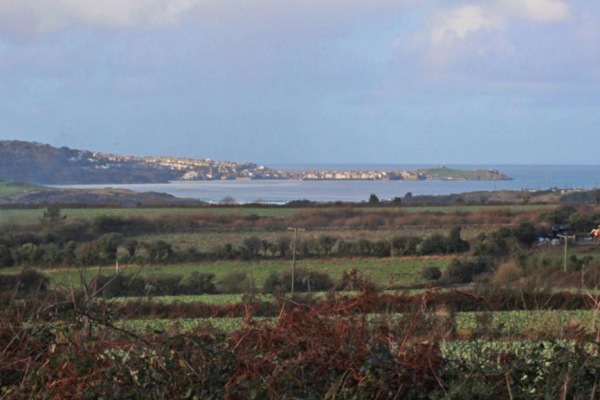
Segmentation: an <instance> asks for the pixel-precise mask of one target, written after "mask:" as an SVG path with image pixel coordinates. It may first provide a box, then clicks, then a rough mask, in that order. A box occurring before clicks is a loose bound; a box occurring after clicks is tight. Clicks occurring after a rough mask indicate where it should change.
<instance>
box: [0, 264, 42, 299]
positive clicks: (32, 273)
mask: <svg viewBox="0 0 600 400" xmlns="http://www.w3.org/2000/svg"><path fill="white" fill-rule="evenodd" d="M48 281H49V280H48V278H47V277H46V276H45V275H44V274H42V273H41V272H38V271H36V270H34V269H26V270H24V271H22V272H21V273H20V274H18V275H0V293H1V292H11V293H15V290H17V289H18V290H17V292H16V293H17V295H20V294H29V293H35V292H38V291H41V292H43V291H45V290H47V288H48Z"/></svg>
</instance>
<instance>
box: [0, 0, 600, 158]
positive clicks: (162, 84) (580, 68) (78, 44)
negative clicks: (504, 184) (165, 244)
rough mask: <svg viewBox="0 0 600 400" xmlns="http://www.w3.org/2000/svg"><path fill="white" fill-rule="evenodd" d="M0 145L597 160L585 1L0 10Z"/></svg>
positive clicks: (595, 87) (5, 4)
mask: <svg viewBox="0 0 600 400" xmlns="http://www.w3.org/2000/svg"><path fill="white" fill-rule="evenodd" d="M0 93H1V95H0V139H21V140H35V141H39V142H44V143H50V144H53V145H59V146H63V145H67V146H70V147H74V148H84V149H92V150H101V151H107V152H116V153H124V154H140V155H143V154H147V155H154V154H168V155H177V156H188V157H210V158H214V159H225V160H239V161H241V160H246V161H256V162H260V163H266V164H281V163H377V164H381V163H402V164H406V163H448V164H473V163H480V164H511V163H512V164H514V163H526V164H545V163H549V164H557V163H567V164H568V163H575V164H599V163H600V160H599V153H598V148H600V135H599V133H600V129H599V128H600V2H598V1H596V0H577V1H575V0H573V1H567V0H477V1H467V0H302V1H296V0H293V1H276V0H245V1H239V0H238V1H233V0H168V1H167V0H0Z"/></svg>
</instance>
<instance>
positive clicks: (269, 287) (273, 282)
mask: <svg viewBox="0 0 600 400" xmlns="http://www.w3.org/2000/svg"><path fill="white" fill-rule="evenodd" d="M281 291H283V283H282V281H281V277H280V276H279V274H277V273H275V272H271V273H270V274H269V276H268V277H267V279H266V280H265V283H264V285H263V293H266V294H274V293H278V292H281Z"/></svg>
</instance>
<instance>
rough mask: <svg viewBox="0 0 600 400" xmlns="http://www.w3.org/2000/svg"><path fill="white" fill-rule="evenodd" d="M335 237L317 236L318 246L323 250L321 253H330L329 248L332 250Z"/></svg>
mask: <svg viewBox="0 0 600 400" xmlns="http://www.w3.org/2000/svg"><path fill="white" fill-rule="evenodd" d="M335 242H336V239H335V238H334V237H332V236H327V235H324V236H320V237H319V247H320V248H321V250H323V253H324V254H325V255H326V256H328V255H329V254H331V250H333V246H335Z"/></svg>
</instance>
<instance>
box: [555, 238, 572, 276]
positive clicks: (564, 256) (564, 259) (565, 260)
mask: <svg viewBox="0 0 600 400" xmlns="http://www.w3.org/2000/svg"><path fill="white" fill-rule="evenodd" d="M558 237H560V238H563V239H564V240H565V250H564V254H563V270H564V272H567V253H568V251H569V239H573V240H575V238H576V236H568V235H558Z"/></svg>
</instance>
